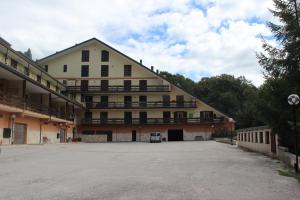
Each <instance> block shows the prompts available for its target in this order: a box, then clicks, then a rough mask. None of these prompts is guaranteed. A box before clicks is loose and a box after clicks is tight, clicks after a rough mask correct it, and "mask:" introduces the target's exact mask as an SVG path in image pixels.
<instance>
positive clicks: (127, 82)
mask: <svg viewBox="0 0 300 200" xmlns="http://www.w3.org/2000/svg"><path fill="white" fill-rule="evenodd" d="M130 90H131V80H124V91H130Z"/></svg>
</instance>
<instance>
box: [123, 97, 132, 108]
mask: <svg viewBox="0 0 300 200" xmlns="http://www.w3.org/2000/svg"><path fill="white" fill-rule="evenodd" d="M131 104H132V97H131V96H124V105H125V107H131Z"/></svg>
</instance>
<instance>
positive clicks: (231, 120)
mask: <svg viewBox="0 0 300 200" xmlns="http://www.w3.org/2000/svg"><path fill="white" fill-rule="evenodd" d="M233 122H234V120H233V119H232V118H229V123H230V144H231V145H233V141H232V125H233Z"/></svg>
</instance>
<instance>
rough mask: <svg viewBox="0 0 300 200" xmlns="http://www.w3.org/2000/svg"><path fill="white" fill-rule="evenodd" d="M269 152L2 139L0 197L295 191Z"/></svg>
mask: <svg viewBox="0 0 300 200" xmlns="http://www.w3.org/2000/svg"><path fill="white" fill-rule="evenodd" d="M279 166H280V164H279V163H278V162H277V161H276V160H272V159H270V158H267V157H264V156H261V155H258V154H255V153H250V152H244V151H242V150H240V149H237V148H235V147H232V146H230V145H227V144H221V143H216V142H213V141H210V142H169V143H162V144H149V143H111V144H109V143H105V144H67V145H44V146H39V145H36V146H14V147H9V146H8V147H5V148H4V149H2V154H1V155H0V199H1V200H2V199H3V200H10V199H18V200H19V199H36V200H47V199H49V200H50V199H59V200H62V199H91V200H92V199H101V200H103V199H113V200H115V199H118V200H125V199H130V200H132V199H137V200H141V199H143V200H144V199H146V200H148V199H159V200H168V199H180V200H182V199H188V200H192V199H201V200H206V199H211V200H217V199H220V200H227V199H228V200H235V199H237V200H247V199H251V200H252V199H259V200H264V199H270V200H277V199H278V200H292V199H295V200H296V199H297V200H299V199H300V184H299V183H297V181H296V180H295V179H293V178H288V177H284V176H280V175H278V172H277V170H278V168H279Z"/></svg>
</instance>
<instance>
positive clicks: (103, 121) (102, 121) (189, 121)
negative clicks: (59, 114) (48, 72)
mask: <svg viewBox="0 0 300 200" xmlns="http://www.w3.org/2000/svg"><path fill="white" fill-rule="evenodd" d="M222 122H224V119H221V118H220V119H214V120H209V121H207V120H203V119H201V118H187V119H174V118H147V119H141V118H132V119H130V118H128V119H124V118H110V119H82V121H81V123H82V124H83V125H105V124H107V125H124V124H128V125H140V124H149V125H153V124H156V125H160V124H207V123H222Z"/></svg>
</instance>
